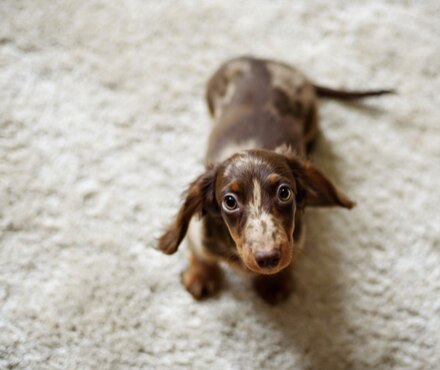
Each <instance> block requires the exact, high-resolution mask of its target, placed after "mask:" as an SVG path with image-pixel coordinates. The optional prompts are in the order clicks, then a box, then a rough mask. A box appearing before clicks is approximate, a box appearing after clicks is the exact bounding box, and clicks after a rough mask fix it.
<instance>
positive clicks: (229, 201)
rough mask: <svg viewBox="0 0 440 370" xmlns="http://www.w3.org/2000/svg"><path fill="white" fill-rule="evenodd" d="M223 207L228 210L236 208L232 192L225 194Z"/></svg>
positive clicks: (236, 204)
mask: <svg viewBox="0 0 440 370" xmlns="http://www.w3.org/2000/svg"><path fill="white" fill-rule="evenodd" d="M223 208H224V209H225V210H226V211H229V212H231V211H235V210H236V209H238V203H237V199H236V198H235V196H234V195H232V194H226V195H225V197H224V198H223Z"/></svg>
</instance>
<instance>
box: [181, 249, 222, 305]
mask: <svg viewBox="0 0 440 370" xmlns="http://www.w3.org/2000/svg"><path fill="white" fill-rule="evenodd" d="M221 281H222V272H221V269H220V266H219V265H218V263H217V262H213V261H208V260H204V259H202V258H200V256H198V255H197V254H196V253H194V251H190V257H189V266H188V268H187V270H186V271H185V272H183V274H182V284H183V285H184V286H185V288H186V290H188V292H190V293H191V295H192V296H193V297H194V298H195V299H202V298H206V297H209V296H211V295H213V294H215V293H216V292H218V291H219V289H220V285H221Z"/></svg>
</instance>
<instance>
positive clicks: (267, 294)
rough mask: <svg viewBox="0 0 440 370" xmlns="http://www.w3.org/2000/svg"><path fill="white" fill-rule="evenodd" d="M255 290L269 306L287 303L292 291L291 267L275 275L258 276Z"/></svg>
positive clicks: (255, 280) (255, 279)
mask: <svg viewBox="0 0 440 370" xmlns="http://www.w3.org/2000/svg"><path fill="white" fill-rule="evenodd" d="M254 288H255V290H256V291H257V293H258V295H259V296H260V297H261V298H263V299H264V300H265V301H266V302H267V303H269V304H277V303H280V302H282V301H285V300H286V299H287V297H288V296H289V294H290V292H291V290H292V279H291V266H288V267H286V268H285V269H284V270H281V271H280V272H278V273H277V274H274V275H257V276H256V277H255V278H254Z"/></svg>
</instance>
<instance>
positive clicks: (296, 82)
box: [267, 62, 307, 96]
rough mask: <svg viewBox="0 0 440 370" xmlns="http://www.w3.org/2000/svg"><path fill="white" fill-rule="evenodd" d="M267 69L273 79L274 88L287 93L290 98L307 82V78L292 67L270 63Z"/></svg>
mask: <svg viewBox="0 0 440 370" xmlns="http://www.w3.org/2000/svg"><path fill="white" fill-rule="evenodd" d="M267 69H268V70H269V73H270V75H271V77H272V87H276V88H279V89H281V90H283V91H285V92H286V93H287V94H288V95H289V96H291V94H292V92H294V91H295V90H296V89H297V88H299V87H301V86H303V85H304V84H305V83H306V82H307V80H306V78H305V76H304V75H303V74H302V73H300V72H299V71H297V70H296V69H293V68H292V67H288V66H285V65H282V64H278V63H274V62H269V63H268V64H267Z"/></svg>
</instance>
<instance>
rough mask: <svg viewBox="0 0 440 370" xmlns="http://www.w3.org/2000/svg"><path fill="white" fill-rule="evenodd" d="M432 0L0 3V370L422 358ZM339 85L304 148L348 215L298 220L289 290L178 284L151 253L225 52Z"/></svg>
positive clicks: (167, 263) (430, 272)
mask: <svg viewBox="0 0 440 370" xmlns="http://www.w3.org/2000/svg"><path fill="white" fill-rule="evenodd" d="M439 16H440V13H439V6H438V2H437V1H431V2H429V1H420V2H416V1H414V2H410V1H402V2H397V1H396V2H391V1H390V2H384V1H382V0H380V1H379V0H378V1H368V2H352V1H342V0H341V1H296V2H293V1H277V2H264V3H262V2H261V3H260V2H254V1H242V2H239V1H233V0H229V1H219V2H211V1H206V2H199V3H198V6H197V7H194V6H192V2H191V1H172V2H171V1H170V2H168V1H160V2H159V1H158V2H157V4H156V2H153V1H149V2H146V1H141V0H128V1H124V2H119V1H107V0H102V1H95V0H92V1H64V2H61V1H60V2H56V1H36V0H34V1H28V2H25V1H13V0H2V1H1V2H0V368H1V369H140V368H143V369H188V368H193V369H334V370H336V369H338V370H339V369H424V370H425V369H438V368H439V366H440V365H439V364H440V241H439V238H440V217H439V211H440V199H439V184H440V126H439V120H440V93H439V91H440V52H439V35H440V27H439V22H438V21H439ZM241 54H254V55H258V56H263V57H270V58H276V59H281V60H284V61H287V62H289V63H292V64H295V65H297V66H298V67H300V68H301V69H302V70H303V71H305V72H306V73H307V74H308V76H310V77H311V78H312V79H314V80H315V81H317V82H319V83H321V84H327V85H331V86H335V87H350V88H374V87H397V88H398V90H399V95H397V96H392V97H383V98H380V99H370V100H369V101H367V102H365V103H364V104H342V103H339V102H334V101H323V102H322V104H321V126H322V136H321V138H320V140H319V142H318V145H317V148H316V152H315V154H314V162H315V164H316V166H318V167H319V168H320V169H322V170H323V171H324V172H325V173H326V174H327V175H328V176H329V177H330V178H332V179H333V180H334V182H336V183H337V184H338V185H339V186H340V187H341V188H342V189H343V190H344V191H345V192H346V193H347V194H349V195H350V197H352V198H353V199H355V200H356V201H357V203H358V206H357V207H356V208H355V209H353V210H352V211H345V210H313V211H309V212H308V213H307V225H308V238H307V242H306V249H305V253H304V255H303V257H302V259H301V260H300V261H299V263H298V264H297V267H296V269H295V273H294V281H295V293H294V294H293V295H292V296H291V298H290V299H289V301H288V302H287V303H285V304H284V305H281V306H278V307H275V308H272V307H268V306H266V305H265V304H264V303H263V302H262V301H260V299H258V297H257V296H256V294H255V293H254V292H253V291H252V289H250V287H251V284H250V282H249V281H247V280H246V279H244V278H243V277H241V276H238V275H236V274H235V273H233V272H232V271H229V270H228V271H227V272H226V287H225V289H224V290H223V291H222V293H221V294H219V295H218V296H217V297H214V298H213V299H210V300H207V301H204V302H201V303H197V302H194V301H193V300H192V298H191V297H190V295H189V294H188V293H187V292H186V291H185V290H184V289H183V288H182V287H181V285H180V282H179V274H180V272H181V271H182V270H183V269H184V268H185V265H186V260H185V249H186V248H185V245H183V246H182V248H181V249H180V250H179V252H178V253H177V254H176V255H174V256H171V257H168V256H164V255H162V254H160V253H158V252H157V251H155V250H153V249H152V246H153V245H154V240H155V237H157V235H158V232H159V231H160V228H161V227H162V226H164V225H165V224H166V223H168V222H169V221H170V218H171V216H172V215H173V214H174V212H175V211H176V209H177V205H178V203H179V194H180V193H181V191H182V190H183V189H184V187H185V186H186V184H187V183H188V182H189V181H191V180H192V179H193V178H194V177H195V176H196V175H197V174H199V173H200V172H201V171H202V160H203V154H204V150H205V146H206V142H207V135H208V133H209V130H210V128H211V126H212V125H211V122H210V119H209V117H208V114H207V110H206V107H205V103H204V101H203V94H204V84H205V82H206V80H207V78H208V77H209V76H210V74H211V73H212V72H213V71H214V69H215V68H217V66H218V65H219V63H221V62H222V61H224V60H225V59H227V58H229V57H232V56H236V55H241Z"/></svg>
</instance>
